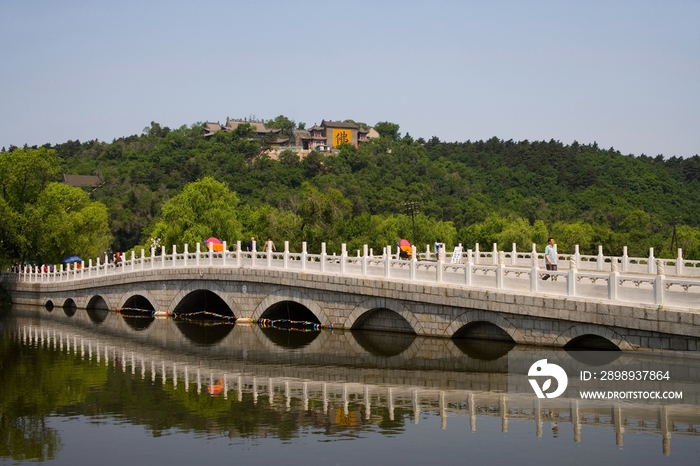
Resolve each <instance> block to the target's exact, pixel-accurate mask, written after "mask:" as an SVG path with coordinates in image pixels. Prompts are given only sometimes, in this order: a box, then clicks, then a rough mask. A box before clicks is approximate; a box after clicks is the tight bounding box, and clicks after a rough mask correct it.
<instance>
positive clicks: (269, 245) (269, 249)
mask: <svg viewBox="0 0 700 466" xmlns="http://www.w3.org/2000/svg"><path fill="white" fill-rule="evenodd" d="M265 248H266V249H267V257H266V259H267V268H268V269H271V268H272V240H270V241H266V242H265Z"/></svg>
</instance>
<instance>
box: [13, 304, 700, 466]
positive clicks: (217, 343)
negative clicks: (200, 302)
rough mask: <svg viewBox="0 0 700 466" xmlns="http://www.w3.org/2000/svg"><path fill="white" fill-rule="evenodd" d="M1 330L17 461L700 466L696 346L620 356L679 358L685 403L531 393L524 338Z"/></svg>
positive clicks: (83, 326)
mask: <svg viewBox="0 0 700 466" xmlns="http://www.w3.org/2000/svg"><path fill="white" fill-rule="evenodd" d="M0 326H1V327H0V328H1V332H0V354H1V357H0V364H1V365H2V366H1V367H0V371H1V372H0V373H1V374H2V377H1V379H0V406H1V410H0V412H1V416H2V417H1V422H0V461H2V462H5V463H7V464H24V463H36V462H50V463H51V464H71V465H80V464H100V465H111V464H114V465H123V464H146V463H148V464H171V465H177V464H206V463H219V464H284V465H296V464H299V465H317V464H318V465H336V464H337V465H350V464H365V463H366V464H375V463H376V464H401V465H426V464H433V463H436V464H468V463H473V464H487V465H488V464H494V465H496V464H498V465H502V464H512V463H517V464H519V465H533V466H535V465H538V466H539V465H543V464H544V465H547V464H557V465H560V464H581V465H590V464H635V465H647V464H648V465H652V464H653V465H663V464H673V465H680V464H698V463H699V462H700V435H699V434H698V430H699V429H700V406H698V405H700V403H698V402H697V395H696V394H695V393H694V389H695V387H696V386H697V377H698V373H699V372H700V370H698V369H700V360H696V359H695V358H694V357H693V355H690V356H688V355H673V354H671V355H669V354H664V355H661V356H663V358H665V359H663V360H654V359H653V358H654V357H656V355H649V354H645V355H642V356H641V357H640V355H638V354H624V353H621V354H619V355H615V356H614V357H613V358H614V359H615V360H616V361H617V362H615V364H624V367H632V366H633V365H634V364H643V365H646V366H649V365H650V364H651V365H653V364H656V365H657V366H659V365H660V366H659V367H671V368H672V370H671V372H672V376H673V377H674V378H675V379H676V382H677V383H678V385H674V388H679V387H680V389H683V390H684V395H685V396H684V399H683V400H681V401H678V400H676V401H675V402H671V403H664V402H659V403H657V402H650V401H621V402H615V403H611V402H596V403H593V402H586V401H581V400H573V399H558V400H539V399H537V397H536V396H535V395H534V393H533V392H532V391H531V390H528V389H527V388H518V387H522V386H521V385H518V384H517V383H514V382H513V380H515V379H513V378H512V377H511V375H512V374H510V373H512V372H514V371H516V367H519V362H518V361H520V359H519V358H523V357H525V359H527V358H530V359H532V357H539V356H536V355H537V354H538V351H539V350H537V349H534V348H523V347H519V346H513V345H508V344H490V343H488V342H480V341H471V342H470V341H452V340H443V339H430V338H418V337H414V336H409V335H399V334H386V333H378V332H364V333H358V332H338V331H334V332H291V331H285V330H277V329H269V328H268V329H261V328H259V327H257V326H250V327H244V326H241V325H236V326H233V325H215V326H212V325H210V326H201V325H196V324H191V323H185V322H174V321H172V320H153V319H137V318H134V319H125V318H123V317H122V316H119V315H116V314H113V313H101V314H95V313H92V314H90V315H88V313H87V312H86V311H83V310H78V311H77V312H76V313H75V314H72V315H70V316H69V315H67V314H66V313H64V312H63V311H62V310H55V311H54V312H52V313H49V312H47V311H45V310H43V309H13V310H12V312H11V313H7V314H6V315H4V316H3V317H2V319H1V320H0ZM549 351H550V356H549V358H553V359H557V361H565V360H571V361H573V363H574V364H577V365H578V366H577V367H579V366H580V367H585V368H589V369H591V370H596V369H595V368H596V367H602V366H603V365H605V364H609V363H611V362H610V361H600V360H598V361H592V360H590V359H588V360H583V362H582V359H581V357H580V356H578V355H575V354H574V355H573V357H572V354H571V353H567V352H565V351H563V350H549ZM582 354H583V353H582ZM601 354H604V353H601ZM527 364H529V363H527ZM527 364H526V365H527ZM646 366H645V367H646ZM657 366H654V367H657ZM517 370H520V369H517ZM525 375H527V374H523V376H525ZM573 383H575V382H573V381H572V384H573ZM525 385H527V384H525Z"/></svg>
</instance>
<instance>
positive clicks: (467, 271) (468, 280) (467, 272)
mask: <svg viewBox="0 0 700 466" xmlns="http://www.w3.org/2000/svg"><path fill="white" fill-rule="evenodd" d="M473 259H474V255H473V252H472V250H471V249H467V263H466V264H465V265H464V284H465V285H467V286H469V285H471V284H472V260H473Z"/></svg>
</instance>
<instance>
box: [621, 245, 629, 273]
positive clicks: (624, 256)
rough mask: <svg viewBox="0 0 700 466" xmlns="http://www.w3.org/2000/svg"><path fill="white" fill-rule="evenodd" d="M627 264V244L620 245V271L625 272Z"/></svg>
mask: <svg viewBox="0 0 700 466" xmlns="http://www.w3.org/2000/svg"><path fill="white" fill-rule="evenodd" d="M628 264H629V256H628V255H627V246H622V267H621V269H622V273H627V271H628V267H627V266H628Z"/></svg>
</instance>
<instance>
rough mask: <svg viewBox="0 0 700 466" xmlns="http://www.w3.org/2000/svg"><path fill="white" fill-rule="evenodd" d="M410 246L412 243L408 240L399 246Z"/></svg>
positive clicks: (404, 240)
mask: <svg viewBox="0 0 700 466" xmlns="http://www.w3.org/2000/svg"><path fill="white" fill-rule="evenodd" d="M410 245H411V243H409V242H408V240H407V239H402V240H401V241H399V246H410Z"/></svg>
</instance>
